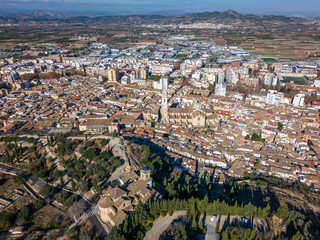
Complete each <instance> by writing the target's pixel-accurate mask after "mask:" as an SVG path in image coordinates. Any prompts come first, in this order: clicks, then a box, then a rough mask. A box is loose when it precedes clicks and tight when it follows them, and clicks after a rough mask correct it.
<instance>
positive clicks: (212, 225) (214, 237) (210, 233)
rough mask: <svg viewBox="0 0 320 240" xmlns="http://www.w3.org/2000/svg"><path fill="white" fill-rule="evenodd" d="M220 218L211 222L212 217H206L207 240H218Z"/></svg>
mask: <svg viewBox="0 0 320 240" xmlns="http://www.w3.org/2000/svg"><path fill="white" fill-rule="evenodd" d="M217 222H218V218H217V219H216V220H215V221H214V222H211V216H206V223H205V226H206V227H207V234H206V238H205V240H218V239H219V235H218V234H217V233H216V226H217Z"/></svg>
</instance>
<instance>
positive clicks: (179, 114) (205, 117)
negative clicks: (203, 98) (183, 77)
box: [161, 83, 219, 128]
mask: <svg viewBox="0 0 320 240" xmlns="http://www.w3.org/2000/svg"><path fill="white" fill-rule="evenodd" d="M167 90H168V84H167V83H164V84H163V85H162V101H161V122H162V123H172V124H181V125H182V124H185V125H187V126H192V127H198V128H204V127H213V126H215V125H216V124H217V123H218V122H219V120H218V118H217V116H216V114H214V113H213V111H210V110H208V109H202V107H201V104H200V103H195V104H193V106H189V107H179V106H178V107H175V108H172V107H171V108H169V107H168V91H167Z"/></svg>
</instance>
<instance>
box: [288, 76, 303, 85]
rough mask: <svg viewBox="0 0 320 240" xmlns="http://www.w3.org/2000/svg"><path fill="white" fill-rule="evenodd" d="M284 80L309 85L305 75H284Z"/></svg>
mask: <svg viewBox="0 0 320 240" xmlns="http://www.w3.org/2000/svg"><path fill="white" fill-rule="evenodd" d="M283 80H284V82H291V81H293V82H294V84H297V85H308V83H307V82H306V81H305V79H304V78H303V77H283Z"/></svg>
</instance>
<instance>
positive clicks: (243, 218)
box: [240, 217, 248, 223]
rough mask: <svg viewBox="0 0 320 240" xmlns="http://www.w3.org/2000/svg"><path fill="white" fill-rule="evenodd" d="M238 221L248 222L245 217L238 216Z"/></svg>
mask: <svg viewBox="0 0 320 240" xmlns="http://www.w3.org/2000/svg"><path fill="white" fill-rule="evenodd" d="M240 222H242V223H248V219H246V218H245V217H242V218H240Z"/></svg>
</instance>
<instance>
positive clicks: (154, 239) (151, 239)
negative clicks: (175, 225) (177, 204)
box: [144, 211, 187, 240]
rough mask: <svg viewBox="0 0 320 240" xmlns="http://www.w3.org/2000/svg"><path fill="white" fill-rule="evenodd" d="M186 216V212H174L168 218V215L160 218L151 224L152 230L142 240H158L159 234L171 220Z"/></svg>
mask: <svg viewBox="0 0 320 240" xmlns="http://www.w3.org/2000/svg"><path fill="white" fill-rule="evenodd" d="M186 214H187V211H175V212H174V213H173V214H172V216H169V214H167V215H166V216H164V217H162V216H160V217H159V218H158V219H156V220H155V221H154V222H153V225H152V228H151V229H150V231H148V232H147V234H146V236H145V237H144V240H158V239H159V237H160V235H161V233H163V231H165V230H166V229H167V228H168V227H169V226H170V224H171V223H172V221H173V220H175V219H177V218H179V217H181V216H184V215H186Z"/></svg>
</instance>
